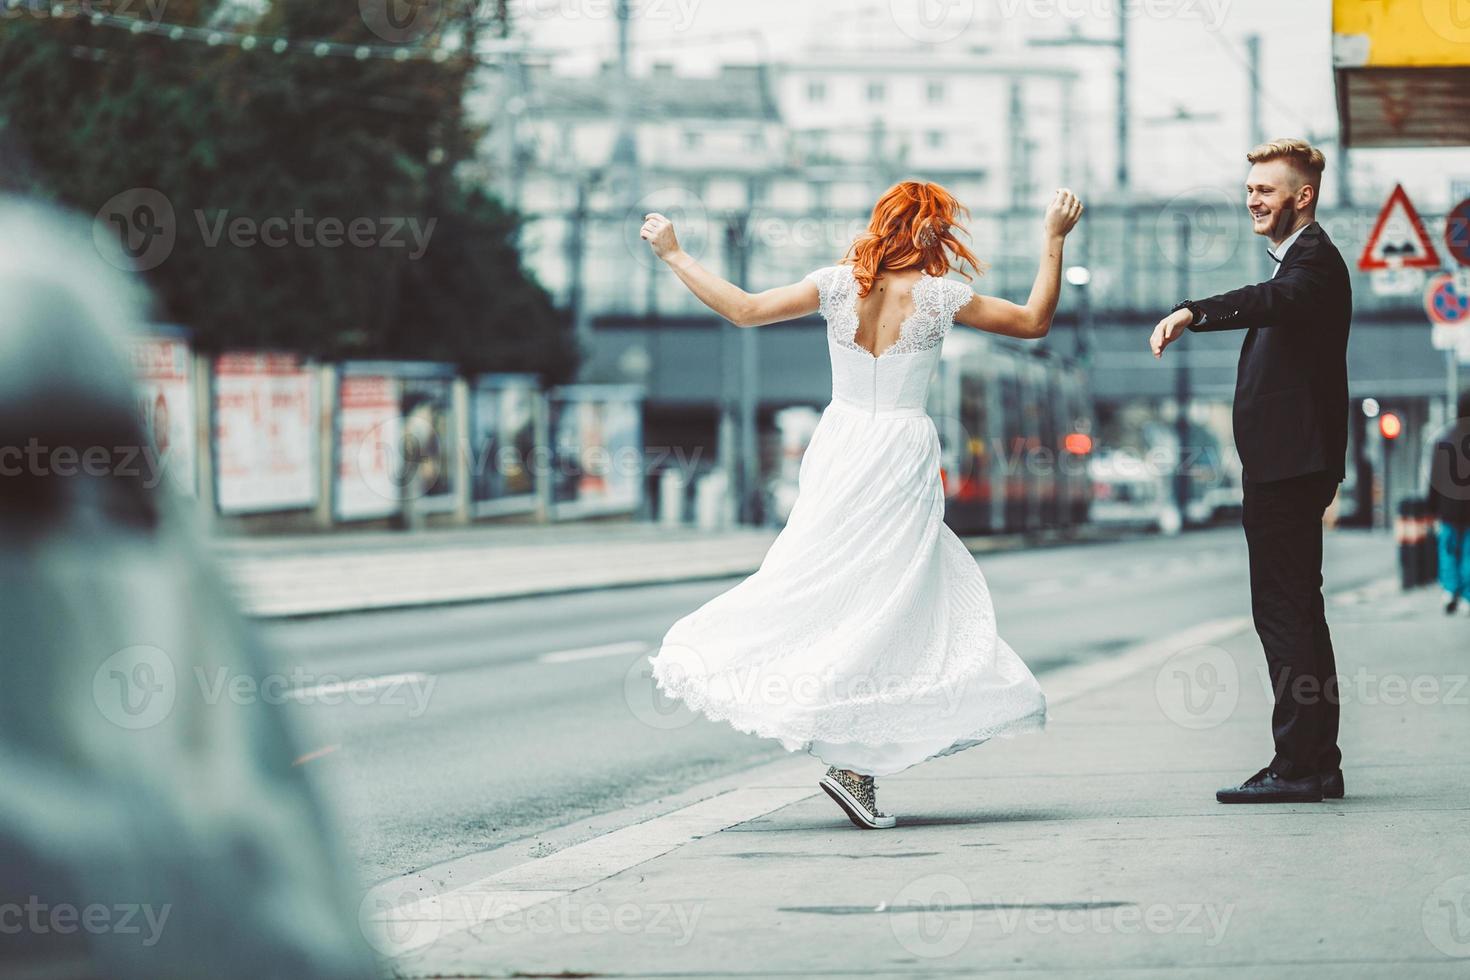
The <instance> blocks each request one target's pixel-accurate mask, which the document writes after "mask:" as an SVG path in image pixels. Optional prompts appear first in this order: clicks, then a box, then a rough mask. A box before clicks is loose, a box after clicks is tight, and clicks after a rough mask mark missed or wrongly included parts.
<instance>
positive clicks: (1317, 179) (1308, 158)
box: [1245, 139, 1327, 191]
mask: <svg viewBox="0 0 1470 980" xmlns="http://www.w3.org/2000/svg"><path fill="white" fill-rule="evenodd" d="M1245 158H1246V159H1247V160H1249V161H1250V162H1251V163H1266V162H1267V161H1269V160H1285V161H1286V162H1287V163H1289V164H1290V165H1291V168H1292V169H1293V170H1295V171H1296V172H1297V173H1299V174H1301V175H1302V177H1303V178H1305V180H1304V183H1308V184H1311V185H1312V189H1313V190H1317V191H1320V190H1321V187H1322V171H1323V170H1324V169H1326V167H1327V158H1326V157H1324V156H1323V155H1322V151H1321V150H1319V149H1317V148H1316V147H1315V146H1313V145H1312V144H1311V143H1308V142H1307V141H1306V140H1299V139H1279V140H1271V141H1270V142H1267V143H1262V144H1261V145H1260V146H1258V147H1256V148H1255V149H1254V150H1251V151H1250V152H1249V153H1247V154H1246V155H1245Z"/></svg>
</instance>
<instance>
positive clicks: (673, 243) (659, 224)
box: [638, 211, 679, 259]
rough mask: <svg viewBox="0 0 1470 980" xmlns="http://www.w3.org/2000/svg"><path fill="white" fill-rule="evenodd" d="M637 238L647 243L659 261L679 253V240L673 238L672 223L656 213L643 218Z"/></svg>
mask: <svg viewBox="0 0 1470 980" xmlns="http://www.w3.org/2000/svg"><path fill="white" fill-rule="evenodd" d="M638 237H639V238H642V239H643V240H644V241H645V242H647V243H648V245H649V247H650V248H652V249H653V254H654V255H657V256H658V257H659V258H661V259H666V258H668V257H669V256H670V255H673V254H674V253H675V252H677V251H679V239H677V238H675V237H674V223H673V222H672V221H670V220H669V219H668V218H666V217H664V216H663V215H661V214H659V213H658V212H657V211H655V212H653V213H651V214H647V215H645V216H644V218H643V228H642V230H641V231H639V232H638Z"/></svg>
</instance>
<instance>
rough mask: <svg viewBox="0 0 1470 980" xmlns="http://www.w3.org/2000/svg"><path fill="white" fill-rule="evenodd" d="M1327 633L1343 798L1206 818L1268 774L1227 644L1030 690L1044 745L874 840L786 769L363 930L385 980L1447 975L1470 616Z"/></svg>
mask: <svg viewBox="0 0 1470 980" xmlns="http://www.w3.org/2000/svg"><path fill="white" fill-rule="evenodd" d="M1329 619H1330V621H1331V624H1332V627H1333V633H1334V639H1335V642H1336V646H1337V650H1338V662H1339V671H1340V674H1341V676H1342V680H1343V689H1344V694H1343V697H1344V701H1345V704H1344V708H1343V732H1342V738H1341V745H1342V748H1343V751H1344V755H1345V772H1346V781H1347V793H1348V795H1347V798H1346V799H1345V800H1341V801H1329V802H1324V803H1318V804H1306V805H1294V806H1222V805H1220V804H1217V803H1216V802H1215V800H1214V791H1215V789H1216V788H1217V787H1219V786H1222V785H1225V784H1227V783H1233V782H1238V781H1239V780H1241V779H1243V778H1244V777H1246V776H1248V775H1250V774H1251V773H1252V772H1254V771H1255V770H1256V769H1257V768H1259V767H1260V766H1262V765H1264V764H1265V763H1266V761H1267V760H1268V759H1269V757H1270V754H1271V746H1270V740H1269V731H1268V717H1269V697H1268V692H1267V691H1266V689H1265V688H1264V686H1263V683H1262V680H1261V678H1262V670H1261V667H1262V656H1261V650H1260V644H1259V641H1258V640H1257V639H1256V637H1255V634H1254V632H1253V631H1251V630H1250V628H1249V624H1248V622H1247V621H1246V620H1245V619H1243V618H1241V619H1231V620H1223V621H1219V622H1214V623H1206V624H1202V625H1201V626H1199V627H1198V628H1197V629H1193V630H1191V631H1189V632H1188V633H1186V634H1180V635H1176V636H1172V637H1164V638H1160V640H1159V641H1157V642H1154V643H1150V644H1148V645H1147V646H1146V647H1142V648H1137V649H1134V650H1131V651H1128V652H1126V653H1124V654H1123V655H1121V656H1120V657H1118V658H1116V659H1114V660H1110V661H1106V662H1101V663H1094V664H1088V665H1084V666H1081V667H1078V668H1074V669H1072V670H1070V671H1069V672H1065V673H1057V674H1052V675H1048V676H1047V677H1046V678H1045V679H1044V681H1043V683H1044V686H1045V687H1046V689H1047V691H1048V696H1049V698H1050V699H1051V703H1052V706H1053V722H1052V726H1051V727H1050V729H1049V730H1048V731H1047V732H1046V733H1044V734H1041V735H1032V736H1026V737H1025V738H1021V739H1017V740H1015V741H1010V742H1004V741H1002V742H998V743H996V744H991V745H985V746H980V747H978V748H975V749H972V750H969V751H967V752H962V753H959V754H957V755H955V756H951V757H949V758H947V759H942V760H937V761H935V762H932V763H929V764H926V765H923V766H919V767H916V768H915V769H913V770H910V771H909V772H907V773H904V774H901V775H899V776H896V777H892V778H889V779H886V780H880V783H879V803H880V805H881V806H882V807H883V808H884V809H885V810H888V811H889V812H894V813H897V814H898V817H899V823H898V826H897V828H896V829H894V830H891V831H886V832H865V831H860V830H857V829H856V828H854V827H852V826H851V825H850V824H849V823H848V821H847V819H846V818H845V817H844V816H843V815H842V814H841V813H840V812H839V811H838V810H837V808H836V807H835V806H834V805H833V804H832V803H831V801H829V800H828V799H827V797H826V796H825V795H823V794H822V793H820V792H819V791H818V790H817V789H816V787H815V781H816V779H817V777H818V776H819V775H820V774H821V769H822V767H821V765H820V763H818V762H817V761H816V760H814V759H811V758H810V757H806V756H790V757H787V758H784V759H782V760H780V761H778V762H776V763H772V764H769V765H767V766H763V767H761V768H760V769H757V770H754V771H752V772H749V773H745V774H743V775H742V777H741V778H739V779H738V780H731V781H727V782H726V783H724V784H723V785H717V786H712V787H711V788H707V789H706V791H705V793H703V794H702V795H703V797H704V798H702V799H694V800H693V801H692V802H687V803H686V802H684V801H680V803H679V808H678V809H675V810H672V811H670V812H665V813H662V814H660V815H657V816H654V817H652V818H651V819H646V820H643V821H642V822H639V823H633V824H631V825H627V826H622V827H621V828H620V829H617V830H614V831H613V832H611V833H604V834H603V835H602V836H599V837H594V838H592V839H589V840H584V841H582V842H581V843H576V844H574V845H572V846H569V847H566V848H564V849H563V850H560V851H558V852H557V853H554V854H551V855H549V856H546V857H541V858H538V859H536V860H533V861H530V862H528V863H520V864H515V865H511V866H505V867H501V868H499V869H498V870H494V872H493V873H490V874H485V875H483V876H482V877H479V878H478V880H470V879H467V878H465V877H462V876H457V875H455V874H453V873H449V874H443V873H434V872H433V869H431V871H430V873H424V874H422V875H420V876H418V878H417V880H413V879H399V880H397V881H395V882H389V883H384V885H383V886H381V887H380V888H378V889H376V894H370V895H369V896H368V899H367V900H365V902H364V906H363V909H364V923H365V925H364V929H365V932H366V933H367V934H369V935H370V936H371V937H373V938H374V939H375V942H376V943H377V945H378V946H379V948H380V950H381V951H383V952H384V953H385V954H386V955H389V957H390V958H389V959H388V960H387V961H386V962H387V963H388V964H389V965H388V967H387V969H388V971H389V972H390V974H391V975H396V976H400V977H431V976H435V977H437V976H456V977H482V976H510V975H517V976H619V977H633V976H636V977H645V976H659V977H695V976H697V977H706V978H707V977H725V976H730V977H737V976H740V977H748V976H843V977H846V976H863V977H889V976H914V975H924V976H978V975H982V974H983V975H987V976H991V975H996V976H1051V975H1064V976H1077V977H1084V976H1085V977H1092V976H1102V975H1107V976H1140V975H1147V976H1171V977H1172V976H1191V977H1193V976H1201V977H1203V976H1224V975H1227V974H1230V975H1235V974H1236V973H1237V971H1241V970H1244V971H1246V972H1245V973H1244V975H1246V976H1251V977H1253V978H1254V977H1277V976H1280V977H1285V976H1289V975H1290V976H1296V975H1301V974H1303V973H1305V974H1307V975H1313V976H1329V975H1330V976H1333V977H1363V978H1368V977H1373V978H1377V977H1382V976H1387V975H1394V974H1397V975H1401V976H1415V977H1420V976H1430V977H1464V976H1466V975H1470V835H1467V834H1466V818H1467V815H1470V814H1467V809H1470V797H1467V793H1466V789H1467V786H1470V707H1467V705H1470V685H1467V683H1466V681H1467V672H1470V617H1465V616H1463V615H1461V616H1458V617H1455V618H1449V617H1446V616H1445V615H1444V614H1443V613H1442V612H1441V610H1440V607H1439V605H1438V602H1437V595H1436V594H1435V593H1433V592H1431V591H1428V590H1421V591H1418V592H1414V593H1410V594H1407V595H1401V594H1399V593H1398V592H1397V590H1396V588H1395V587H1394V586H1393V585H1392V583H1378V584H1377V585H1376V586H1374V587H1370V588H1367V589H1361V590H1357V591H1356V592H1354V593H1350V594H1346V595H1343V596H1335V597H1333V599H1332V601H1331V604H1330V608H1329ZM1062 628H1065V627H1062ZM659 723H664V722H659ZM696 795H700V794H696ZM464 867H465V866H464V865H461V871H462V870H463V868H464ZM482 867H484V868H489V867H490V865H485V864H483V863H482ZM395 894H396V895H397V896H398V898H397V900H396V901H394V900H393V899H392V896H394V895H395ZM385 900H386V902H387V904H392V905H393V906H394V908H393V909H391V910H389V911H386V912H384V911H383V910H384V908H385Z"/></svg>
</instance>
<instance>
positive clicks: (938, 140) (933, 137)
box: [924, 129, 944, 150]
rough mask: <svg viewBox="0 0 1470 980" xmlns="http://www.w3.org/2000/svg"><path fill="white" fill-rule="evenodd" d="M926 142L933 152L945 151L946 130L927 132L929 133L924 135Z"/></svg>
mask: <svg viewBox="0 0 1470 980" xmlns="http://www.w3.org/2000/svg"><path fill="white" fill-rule="evenodd" d="M924 142H925V143H926V144H927V145H928V147H929V149H931V150H942V149H944V130H942V129H931V130H929V132H927V133H925V134H924Z"/></svg>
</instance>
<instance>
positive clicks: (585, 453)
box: [551, 385, 643, 517]
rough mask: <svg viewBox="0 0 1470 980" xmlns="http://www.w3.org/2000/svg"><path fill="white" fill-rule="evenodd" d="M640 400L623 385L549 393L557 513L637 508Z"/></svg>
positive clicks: (567, 514)
mask: <svg viewBox="0 0 1470 980" xmlns="http://www.w3.org/2000/svg"><path fill="white" fill-rule="evenodd" d="M642 417H643V412H642V401H641V400H640V399H639V398H638V397H637V396H636V395H630V394H629V393H627V391H626V389H625V388H624V387H623V386H613V385H608V386H599V385H573V386H567V387H565V388H559V389H553V391H552V393H551V442H552V447H553V459H554V465H553V473H552V480H553V482H552V500H553V503H554V504H555V505H556V513H557V516H560V517H570V516H577V515H581V514H599V513H621V512H626V511H635V510H637V509H638V507H639V506H640V505H641V503H642V499H643V466H642V451H643V425H642Z"/></svg>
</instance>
